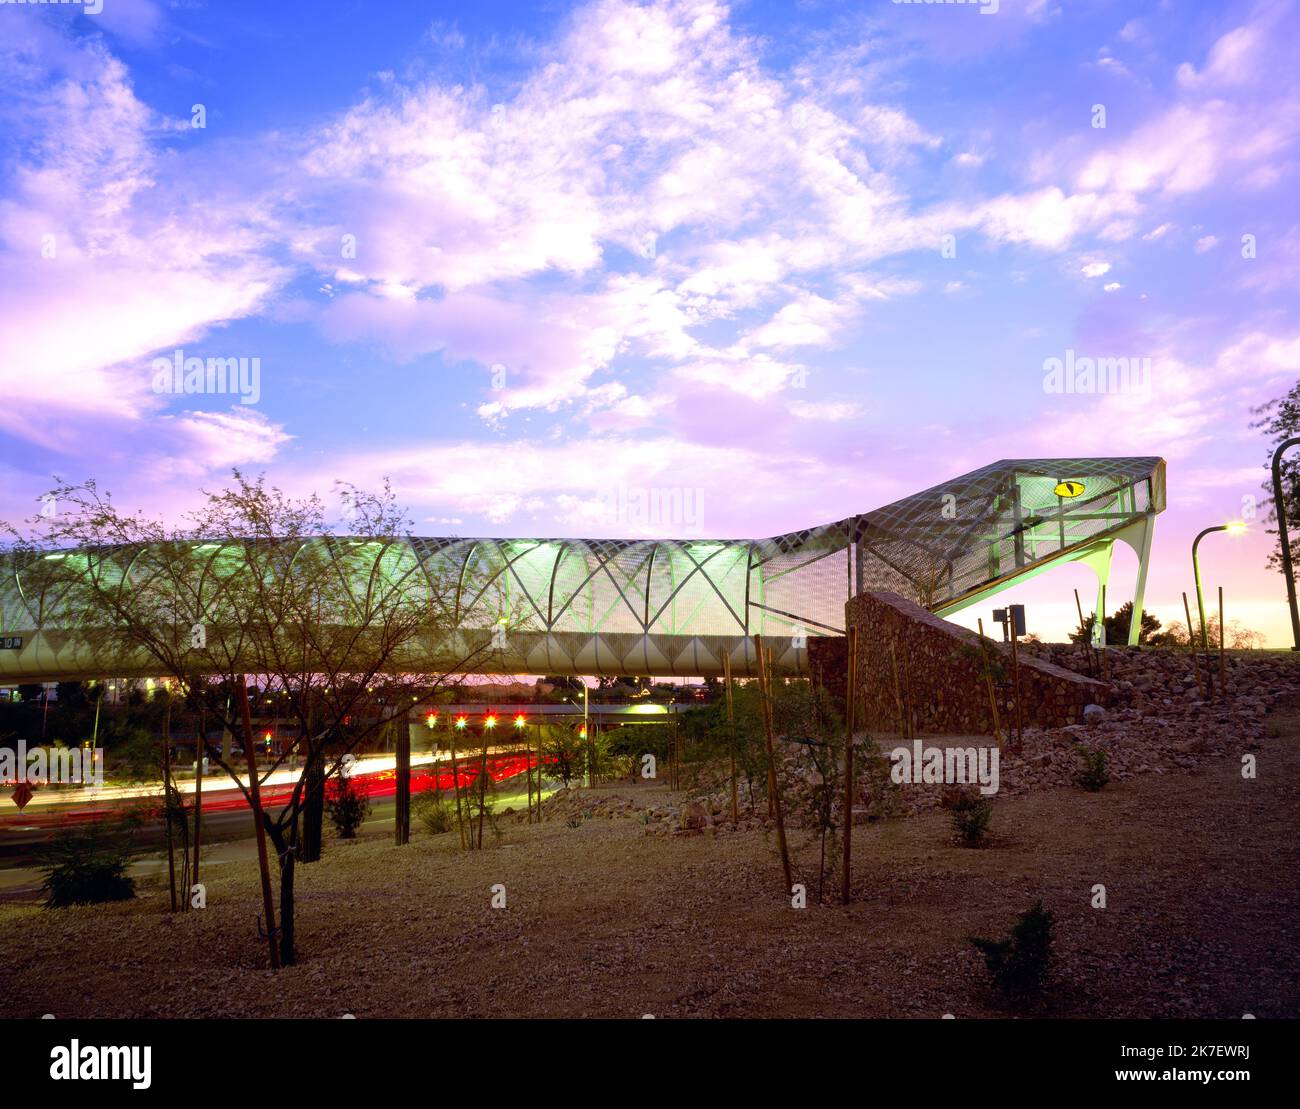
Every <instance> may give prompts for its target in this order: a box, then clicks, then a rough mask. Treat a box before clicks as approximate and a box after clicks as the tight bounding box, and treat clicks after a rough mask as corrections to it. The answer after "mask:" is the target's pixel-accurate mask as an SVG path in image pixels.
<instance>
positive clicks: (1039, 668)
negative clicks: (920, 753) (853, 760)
mask: <svg viewBox="0 0 1300 1109" xmlns="http://www.w3.org/2000/svg"><path fill="white" fill-rule="evenodd" d="M845 621H846V623H845V626H846V627H847V628H857V629H858V670H857V674H858V686H857V696H858V705H857V720H858V722H859V724H860V725H861V726H862V727H865V728H875V729H877V730H881V731H890V732H899V731H901V728H900V723H901V718H900V713H899V701H900V700H901V701H902V703H903V711H904V712H907V711H910V713H911V717H912V720H913V724H914V727H915V729H916V731H918V732H930V733H939V734H944V735H992V734H993V719H992V711H991V709H990V707H989V697H988V690H987V687H986V685H985V682H984V678H983V677H982V675H981V664H980V661H979V636H978V635H977V634H976V633H975V632H973V631H968V630H967V629H965V628H963V627H959V626H958V625H956V624H952V623H949V622H948V621H947V620H943V619H941V618H940V617H938V616H935V615H934V614H933V613H932V612H930V611H928V610H927V609H925V608H922V607H921V606H920V605H918V604H915V603H914V602H912V601H909V600H906V599H905V598H903V597H900V596H898V595H897V594H895V593H887V592H875V593H863V594H861V595H860V596H857V597H854V598H853V599H852V600H851V601H849V602H848V604H847V605H845ZM810 642H811V641H810ZM843 642H844V641H841V643H843ZM891 647H892V652H891ZM987 649H988V650H989V652H990V653H991V656H990V657H992V656H996V659H997V661H999V662H1000V663H1001V665H1002V667H1003V669H1004V671H1005V679H1004V680H1003V681H1002V682H1001V683H1000V684H999V686H998V687H997V688H996V697H997V701H998V712H999V714H1000V717H1001V722H1002V728H1003V732H1004V733H1005V732H1006V730H1007V726H1008V723H1009V722H1010V721H1011V720H1012V718H1013V716H1014V712H1015V698H1014V693H1013V683H1012V666H1011V648H1010V646H1009V645H1008V644H1003V643H996V642H991V643H989V644H988V648H987ZM840 650H841V651H843V650H844V647H843V646H841V647H840ZM833 655H834V652H833V651H832V650H830V649H829V646H828V649H827V651H826V652H825V653H824V654H823V659H824V661H823V666H824V667H826V668H827V669H828V671H829V668H830V667H831V665H832V663H831V658H832V657H833ZM841 658H842V656H841ZM895 658H896V659H897V670H895V662H894V660H895ZM839 670H840V672H841V673H843V672H844V663H843V662H841V663H840V666H839ZM895 673H897V686H896V685H895ZM1020 688H1021V695H1022V696H1023V698H1024V725H1025V727H1043V728H1055V727H1062V726H1064V725H1067V724H1078V723H1080V722H1081V721H1082V720H1083V708H1084V706H1085V705H1088V704H1098V705H1103V706H1105V705H1108V704H1109V702H1110V687H1109V686H1108V685H1107V684H1106V683H1104V682H1099V681H1096V680H1094V679H1093V678H1089V677H1085V676H1084V675H1082V674H1076V673H1074V672H1072V671H1070V670H1066V669H1064V668H1062V667H1060V666H1056V665H1054V664H1052V663H1050V662H1045V661H1043V660H1041V659H1037V658H1033V657H1031V656H1030V655H1028V654H1027V653H1026V652H1024V651H1021V652H1020Z"/></svg>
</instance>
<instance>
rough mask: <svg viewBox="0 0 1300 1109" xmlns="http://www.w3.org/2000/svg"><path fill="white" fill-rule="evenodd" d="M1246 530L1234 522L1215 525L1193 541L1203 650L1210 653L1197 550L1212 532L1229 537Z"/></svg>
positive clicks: (1193, 561)
mask: <svg viewBox="0 0 1300 1109" xmlns="http://www.w3.org/2000/svg"><path fill="white" fill-rule="evenodd" d="M1245 530H1246V525H1245V524H1243V523H1241V522H1240V521H1237V520H1234V521H1233V522H1232V523H1230V524H1215V525H1214V527H1211V528H1206V529H1205V530H1204V531H1202V532H1200V533H1199V534H1198V535H1197V536H1196V538H1195V539H1193V540H1192V575H1193V577H1195V579H1196V610H1197V612H1199V613H1200V616H1201V650H1202V651H1208V650H1209V649H1210V647H1209V643H1208V642H1207V641H1206V636H1205V597H1204V596H1203V595H1202V594H1201V564H1200V562H1199V561H1198V560H1197V557H1196V548H1197V547H1198V546H1200V543H1201V540H1202V539H1204V538H1205V537H1206V536H1207V535H1209V534H1210V533H1211V532H1212V531H1226V532H1227V533H1228V534H1229V535H1240V534H1241V533H1242V532H1243V531H1245ZM1191 636H1192V629H1191V628H1188V629H1187V637H1188V639H1190V638H1191Z"/></svg>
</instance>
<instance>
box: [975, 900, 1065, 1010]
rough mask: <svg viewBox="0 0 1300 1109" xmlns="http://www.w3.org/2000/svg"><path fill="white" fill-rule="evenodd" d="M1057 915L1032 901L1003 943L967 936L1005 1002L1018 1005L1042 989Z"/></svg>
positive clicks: (1050, 955)
mask: <svg viewBox="0 0 1300 1109" xmlns="http://www.w3.org/2000/svg"><path fill="white" fill-rule="evenodd" d="M1055 927H1056V916H1055V914H1053V913H1052V912H1051V911H1050V910H1048V909H1044V908H1043V903H1042V902H1041V901H1035V902H1034V903H1033V905H1031V906H1030V908H1029V909H1028V910H1027V911H1026V912H1024V913H1023V914H1021V917H1020V919H1019V920H1018V921H1017V922H1016V925H1015V927H1014V928H1012V929H1011V936H1010V937H1009V938H1008V939H1005V940H984V939H980V938H978V937H976V936H971V937H969V939H970V942H971V943H972V944H974V946H975V947H976V948H978V949H979V950H980V951H981V952H982V953H983V955H984V966H985V967H986V968H987V970H988V972H989V974H990V975H992V977H993V983H994V985H996V986H997V988H998V990H999V991H1000V992H1001V993H1002V996H1003V997H1005V998H1006V999H1007V1000H1008V1001H1011V1002H1020V1001H1024V1000H1026V999H1028V998H1031V997H1034V996H1036V995H1038V994H1040V993H1042V990H1043V983H1044V982H1045V980H1046V978H1047V970H1048V967H1049V965H1050V964H1051V960H1052V940H1053V930H1054V929H1055Z"/></svg>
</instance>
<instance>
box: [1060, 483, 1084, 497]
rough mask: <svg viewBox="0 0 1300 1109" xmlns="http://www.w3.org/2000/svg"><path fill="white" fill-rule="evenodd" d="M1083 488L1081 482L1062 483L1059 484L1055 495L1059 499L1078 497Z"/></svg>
mask: <svg viewBox="0 0 1300 1109" xmlns="http://www.w3.org/2000/svg"><path fill="white" fill-rule="evenodd" d="M1083 488H1084V487H1083V482H1081V481H1062V482H1059V483H1058V484H1057V486H1056V489H1055V493H1056V495H1057V496H1058V497H1077V496H1078V495H1079V494H1080V493H1082V492H1083Z"/></svg>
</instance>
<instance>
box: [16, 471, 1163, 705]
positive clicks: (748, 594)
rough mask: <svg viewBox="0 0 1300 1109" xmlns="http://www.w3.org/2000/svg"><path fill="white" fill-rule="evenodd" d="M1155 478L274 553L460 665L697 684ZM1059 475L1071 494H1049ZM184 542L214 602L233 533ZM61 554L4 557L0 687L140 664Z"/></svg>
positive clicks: (1017, 567)
mask: <svg viewBox="0 0 1300 1109" xmlns="http://www.w3.org/2000/svg"><path fill="white" fill-rule="evenodd" d="M1164 472H1165V464H1164V462H1163V460H1162V459H1159V458H1073V459H1037V460H1035V459H1023V460H1004V461H1001V462H995V463H993V464H992V465H990V466H985V467H983V468H982V469H979V470H975V471H972V472H971V473H969V474H965V475H964V476H962V477H959V478H956V479H954V480H952V481H947V482H944V483H943V484H941V485H936V486H934V487H932V488H930V489H927V490H925V491H923V492H920V493H916V494H914V495H912V496H910V497H906V498H904V499H903V500H900V501H896V502H894V503H893V504H890V505H886V506H885V507H883V508H879V509H876V510H875V511H873V512H867V513H863V514H861V515H857V516H850V517H848V518H846V519H844V520H839V521H837V522H835V523H831V524H825V525H822V526H820V527H814V528H809V529H807V530H803V531H795V532H789V533H787V534H785V535H778V536H774V537H772V538H769V539H759V540H613V539H606V540H600V539H457V538H420V537H402V538H395V539H385V540H377V541H376V540H371V541H358V540H349V539H347V538H333V537H330V538H313V539H308V540H303V541H300V544H299V546H300V547H301V551H298V552H294V553H293V554H291V555H290V556H289V557H288V558H287V559H286V560H284V565H285V566H288V567H291V566H292V565H293V562H294V559H295V558H297V557H300V556H303V555H305V556H306V557H307V561H309V562H311V563H313V564H319V563H320V562H322V561H325V562H328V561H330V560H334V561H335V562H336V563H337V565H338V569H339V573H338V575H337V579H336V580H337V581H339V582H340V583H342V585H341V596H340V597H339V598H336V599H335V601H336V602H337V603H338V604H340V605H342V606H344V607H346V605H347V604H348V603H349V597H351V598H352V599H353V600H355V599H357V598H364V596H365V595H366V593H367V591H368V590H373V588H374V581H375V580H376V575H378V576H379V577H380V578H381V579H382V580H383V581H384V582H385V583H386V585H388V586H389V587H391V588H392V589H394V590H396V591H397V592H398V593H399V594H400V595H401V596H402V597H403V599H404V601H405V603H408V604H410V605H411V606H414V607H416V608H419V609H423V610H426V611H429V612H434V613H437V614H438V620H439V623H440V626H441V627H442V628H444V629H445V628H447V627H449V626H454V627H455V628H456V629H457V632H456V633H455V634H456V635H457V636H459V637H461V641H460V642H459V643H458V645H457V646H456V648H455V649H456V650H459V651H462V652H464V651H466V650H467V649H469V648H471V647H472V648H473V649H474V650H477V649H479V648H480V647H481V646H482V645H483V644H484V643H485V642H487V641H489V640H491V641H492V642H491V645H490V647H489V648H488V649H487V652H486V655H485V657H484V658H482V659H481V660H480V664H479V665H477V666H476V669H478V670H480V671H481V672H485V673H546V674H563V673H569V674H592V675H595V674H648V675H664V676H671V675H678V676H700V675H703V676H708V675H715V674H719V673H721V670H722V655H723V654H724V653H726V654H730V655H731V658H732V666H733V671H734V672H735V673H736V674H738V675H746V674H751V673H753V672H754V669H755V666H754V662H755V653H754V646H753V642H752V636H754V635H755V634H761V635H762V636H763V637H764V640H765V644H766V645H768V646H770V647H771V648H772V649H773V651H774V657H775V661H776V664H777V666H778V667H780V668H782V669H784V670H786V671H794V672H802V671H803V670H805V669H806V664H807V653H806V638H807V637H808V636H820V635H841V634H843V624H844V604H845V601H846V600H847V599H848V598H849V597H851V596H853V595H854V594H856V593H860V592H864V591H866V590H876V589H887V590H890V591H892V592H895V593H898V594H901V595H902V596H905V597H908V598H910V599H913V600H915V601H917V602H918V603H920V604H922V605H924V606H926V607H928V608H930V609H938V610H952V609H953V608H955V607H960V603H961V602H962V601H963V600H965V599H968V598H971V597H973V596H976V595H979V594H982V593H984V592H988V591H990V589H991V588H993V587H996V586H997V585H999V584H1003V583H1006V582H1008V581H1014V580H1016V579H1018V578H1020V577H1024V576H1027V575H1028V574H1029V573H1031V572H1034V571H1036V570H1037V569H1039V568H1041V567H1042V565H1043V564H1044V563H1045V562H1047V561H1051V560H1056V559H1059V558H1060V557H1061V556H1062V555H1063V554H1067V553H1069V552H1076V553H1077V552H1079V551H1080V550H1085V549H1088V548H1090V547H1092V546H1095V545H1096V544H1098V543H1099V542H1105V541H1106V540H1107V539H1108V538H1110V537H1113V536H1114V534H1115V533H1117V532H1119V531H1121V530H1122V529H1124V528H1126V527H1129V526H1131V525H1133V524H1134V523H1136V522H1139V521H1142V520H1144V519H1148V518H1150V517H1152V516H1154V515H1155V514H1156V513H1159V512H1161V511H1163V509H1164V507H1165V476H1164ZM1062 482H1076V483H1079V484H1081V485H1082V486H1083V490H1082V492H1080V493H1078V495H1076V496H1073V497H1063V496H1060V495H1058V493H1057V489H1058V487H1059V485H1060V483H1062ZM196 547H197V548H205V550H203V553H202V557H201V558H200V557H198V555H197V554H196V557H195V559H194V563H193V565H194V572H195V574H200V575H206V576H207V577H206V579H205V580H204V581H197V582H195V583H194V585H193V589H192V595H193V596H195V597H202V598H204V600H203V604H204V605H205V606H217V607H219V605H220V593H221V583H222V581H223V580H228V579H229V577H230V575H231V574H235V573H238V572H239V569H240V567H241V564H243V563H245V562H246V561H247V560H248V557H249V552H248V551H247V549H246V547H245V543H244V541H242V540H225V541H219V542H214V543H208V544H196ZM149 554H150V552H148V551H142V550H140V549H137V548H128V547H117V548H107V549H104V550H100V551H97V552H95V558H96V560H97V562H96V565H97V566H98V568H99V569H100V571H101V572H103V571H104V569H105V568H106V567H111V570H110V573H112V574H117V575H119V576H120V578H121V580H122V581H124V582H127V583H130V584H131V585H132V586H135V585H136V584H137V578H138V577H139V576H140V575H141V573H143V572H147V571H142V570H141V569H140V568H141V567H147V566H149V565H150V562H151V560H150V557H149ZM59 558H64V559H69V560H72V561H70V562H69V565H74V564H75V561H76V560H77V559H81V560H84V559H85V558H86V553H85V552H59V553H56V554H51V553H48V552H44V553H36V554H34V555H33V554H30V553H29V554H19V553H16V552H10V553H9V554H8V555H7V556H6V565H5V566H4V568H3V579H2V580H3V587H2V588H0V612H2V616H3V621H4V624H3V635H4V636H5V637H14V636H18V637H21V639H22V647H21V648H19V649H13V648H10V649H3V650H0V680H9V681H17V680H26V681H36V680H54V679H56V678H65V677H66V678H72V677H105V676H119V675H121V676H128V675H129V674H131V673H133V672H142V671H141V670H140V668H139V666H138V665H136V664H132V663H131V662H130V661H129V660H127V659H123V658H120V657H116V658H115V657H103V656H104V652H103V650H95V649H93V648H92V647H91V646H90V643H89V642H88V637H87V636H86V635H83V634H78V633H77V628H78V626H79V624H80V622H81V621H80V619H79V616H80V614H78V613H73V612H69V611H67V606H66V604H65V603H64V602H65V600H66V597H67V595H68V594H67V591H66V590H67V586H66V579H65V583H64V588H63V589H62V590H60V588H59V587H58V584H57V582H58V575H53V576H51V575H50V574H49V573H48V570H49V568H48V566H46V567H43V566H42V561H43V560H48V559H59ZM256 561H258V562H259V565H263V566H265V565H266V564H267V561H266V560H265V559H258V560H256ZM43 571H44V572H43ZM288 572H292V570H290V571H288ZM209 611H210V609H209ZM89 638H93V637H89ZM432 649H433V648H430V650H432ZM462 657H463V655H462ZM432 661H433V660H430V662H431V663H432ZM430 668H431V669H432V668H434V667H433V666H432V665H431V667H430ZM144 669H146V670H147V666H146V667H145V668H144Z"/></svg>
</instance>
